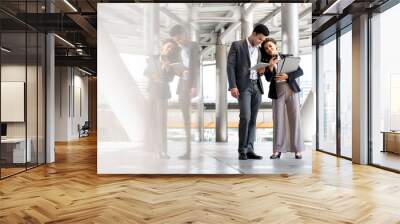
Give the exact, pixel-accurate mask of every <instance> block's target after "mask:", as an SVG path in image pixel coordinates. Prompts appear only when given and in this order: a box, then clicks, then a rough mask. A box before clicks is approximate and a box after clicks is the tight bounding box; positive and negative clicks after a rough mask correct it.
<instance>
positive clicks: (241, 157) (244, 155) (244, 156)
mask: <svg viewBox="0 0 400 224" xmlns="http://www.w3.org/2000/svg"><path fill="white" fill-rule="evenodd" d="M239 160H247V156H246V154H245V153H239Z"/></svg>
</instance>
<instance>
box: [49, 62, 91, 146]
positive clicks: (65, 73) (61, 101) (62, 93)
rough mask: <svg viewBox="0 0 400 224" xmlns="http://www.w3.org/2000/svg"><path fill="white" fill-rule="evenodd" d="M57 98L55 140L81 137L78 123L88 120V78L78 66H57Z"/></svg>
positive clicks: (81, 123)
mask: <svg viewBox="0 0 400 224" xmlns="http://www.w3.org/2000/svg"><path fill="white" fill-rule="evenodd" d="M55 98H56V99H55V107H56V108H55V112H56V114H55V120H56V122H55V123H56V128H55V129H56V133H55V140H56V141H70V140H73V139H77V138H79V133H78V124H80V125H83V123H84V122H85V121H87V120H88V78H87V77H86V76H83V73H82V72H80V71H79V70H77V69H76V68H72V67H56V93H55ZM80 107H81V108H80Z"/></svg>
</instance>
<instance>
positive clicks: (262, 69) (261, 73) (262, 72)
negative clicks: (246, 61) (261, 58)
mask: <svg viewBox="0 0 400 224" xmlns="http://www.w3.org/2000/svg"><path fill="white" fill-rule="evenodd" d="M264 72H265V67H263V68H258V69H257V74H259V75H264Z"/></svg>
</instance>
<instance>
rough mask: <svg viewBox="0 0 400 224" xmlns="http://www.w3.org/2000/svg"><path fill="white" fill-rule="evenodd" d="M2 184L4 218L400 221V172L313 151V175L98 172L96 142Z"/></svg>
mask: <svg viewBox="0 0 400 224" xmlns="http://www.w3.org/2000/svg"><path fill="white" fill-rule="evenodd" d="M56 151H57V153H56V158H57V162H56V163H55V164H51V165H46V166H42V167H39V168H36V169H33V170H30V171H28V172H26V173H22V174H19V175H17V176H14V177H10V178H8V179H5V180H2V181H0V223H12V224H13V223H213V224H214V223H218V224H219V223H373V224H377V223H384V224H386V223H400V200H399V199H400V175H398V174H395V173H391V172H387V171H384V170H380V169H377V168H373V167H368V166H358V165H352V164H351V163H350V162H349V161H347V160H342V159H337V158H335V157H332V156H329V155H326V154H322V153H319V152H315V153H314V154H313V165H314V166H313V174H312V175H293V176H287V175H272V176H271V175H265V176H257V175H253V176H244V175H235V176H128V175H119V176H98V175H97V174H96V139H95V137H90V138H85V139H82V140H81V141H76V142H71V143H68V144H57V150H56Z"/></svg>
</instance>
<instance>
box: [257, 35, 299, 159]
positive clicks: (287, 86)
mask: <svg viewBox="0 0 400 224" xmlns="http://www.w3.org/2000/svg"><path fill="white" fill-rule="evenodd" d="M261 54H262V61H263V62H266V63H270V65H269V66H268V67H267V69H266V70H265V78H266V79H267V81H269V82H270V87H269V92H268V97H269V98H271V99H272V113H273V132H274V134H273V154H272V155H271V156H270V158H271V159H277V158H280V156H281V153H282V152H287V151H290V152H294V153H295V158H296V159H301V158H302V155H301V151H303V150H304V143H303V139H302V136H301V130H300V100H299V94H298V93H299V92H300V87H299V85H298V83H297V81H296V78H298V77H300V76H302V75H303V70H302V69H301V67H300V66H299V67H298V69H297V70H296V71H293V72H290V73H288V74H286V73H279V74H277V71H276V69H277V64H278V61H279V60H280V59H282V58H284V57H286V56H285V55H282V54H279V53H278V51H277V48H276V41H275V40H274V39H272V38H267V39H266V40H265V41H264V42H263V43H262V44H261ZM285 108H286V110H285ZM286 112H287V118H288V121H289V129H290V130H289V134H290V138H289V139H290V148H289V149H288V148H287V147H286V144H285V139H286V133H287V132H286V130H285V117H286Z"/></svg>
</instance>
